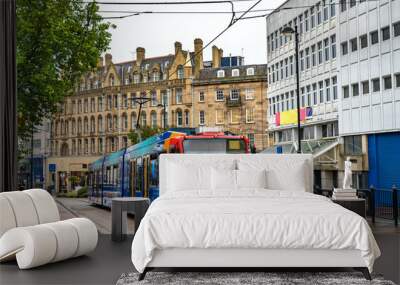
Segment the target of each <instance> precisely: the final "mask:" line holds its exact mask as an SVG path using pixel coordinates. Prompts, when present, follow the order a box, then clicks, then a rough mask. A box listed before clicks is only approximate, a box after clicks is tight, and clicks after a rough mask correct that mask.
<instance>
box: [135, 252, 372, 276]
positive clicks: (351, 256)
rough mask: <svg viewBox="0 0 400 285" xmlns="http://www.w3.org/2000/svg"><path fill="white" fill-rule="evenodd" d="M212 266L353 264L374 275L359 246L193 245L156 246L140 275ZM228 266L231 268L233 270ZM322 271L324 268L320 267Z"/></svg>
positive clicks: (236, 268)
mask: <svg viewBox="0 0 400 285" xmlns="http://www.w3.org/2000/svg"><path fill="white" fill-rule="evenodd" d="M156 268H157V269H161V268H163V269H166V268H168V269H171V268H184V269H185V270H187V269H196V270H193V271H197V269H199V268H201V269H210V270H211V271H213V270H215V269H218V268H219V269H220V268H229V269H230V270H232V269H233V270H234V271H254V269H257V270H258V271H263V270H266V269H268V270H271V269H274V268H276V269H278V268H279V269H282V268H285V269H287V270H286V271H290V270H293V269H295V268H301V269H308V268H309V269H314V270H315V269H317V268H318V269H319V270H320V269H324V268H326V269H330V270H332V269H337V268H353V269H355V270H357V271H361V272H362V273H363V275H364V277H365V278H366V279H367V280H371V275H370V273H369V270H368V268H367V267H366V266H365V262H364V260H363V259H362V257H361V252H360V251H359V250H348V249H345V250H333V249H332V250H330V249H237V248H226V249H214V248H209V249H194V248H171V249H163V250H156V251H155V252H154V256H153V259H152V261H151V262H150V263H149V264H148V266H147V267H146V268H145V270H144V271H143V273H141V274H140V275H139V280H143V279H144V277H145V276H146V273H147V272H148V271H151V270H153V269H156ZM230 270H229V271H230ZM321 271H322V270H321Z"/></svg>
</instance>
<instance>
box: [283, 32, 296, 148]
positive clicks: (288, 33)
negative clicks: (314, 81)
mask: <svg viewBox="0 0 400 285" xmlns="http://www.w3.org/2000/svg"><path fill="white" fill-rule="evenodd" d="M281 33H282V34H283V35H284V36H290V35H292V34H294V43H295V60H296V97H297V145H298V147H297V153H301V138H300V79H299V33H298V32H297V26H295V27H294V29H293V28H292V27H289V26H287V27H284V28H283V30H282V31H281Z"/></svg>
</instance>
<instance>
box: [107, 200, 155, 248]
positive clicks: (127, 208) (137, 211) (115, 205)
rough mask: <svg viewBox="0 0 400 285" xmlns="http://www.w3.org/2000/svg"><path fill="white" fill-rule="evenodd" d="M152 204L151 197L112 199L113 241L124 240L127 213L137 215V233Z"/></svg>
mask: <svg viewBox="0 0 400 285" xmlns="http://www.w3.org/2000/svg"><path fill="white" fill-rule="evenodd" d="M149 206H150V199H148V198H142V197H120V198H114V199H112V204H111V216H112V224H111V239H112V240H113V241H123V240H125V239H126V233H127V227H128V226H127V214H128V212H129V213H131V214H134V216H135V233H136V230H137V229H138V227H139V224H140V221H141V220H142V219H143V217H144V215H145V214H146V211H147V209H148V208H149Z"/></svg>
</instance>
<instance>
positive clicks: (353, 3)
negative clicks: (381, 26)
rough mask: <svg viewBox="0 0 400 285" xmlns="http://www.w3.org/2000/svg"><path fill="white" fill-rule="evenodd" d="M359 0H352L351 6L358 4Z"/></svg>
mask: <svg viewBox="0 0 400 285" xmlns="http://www.w3.org/2000/svg"><path fill="white" fill-rule="evenodd" d="M356 4H357V1H356V0H350V8H351V7H354V6H356Z"/></svg>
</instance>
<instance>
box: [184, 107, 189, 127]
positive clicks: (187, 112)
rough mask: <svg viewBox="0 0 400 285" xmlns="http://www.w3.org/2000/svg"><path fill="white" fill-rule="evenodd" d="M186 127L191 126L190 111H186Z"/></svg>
mask: <svg viewBox="0 0 400 285" xmlns="http://www.w3.org/2000/svg"><path fill="white" fill-rule="evenodd" d="M185 126H189V111H187V110H186V111H185Z"/></svg>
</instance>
